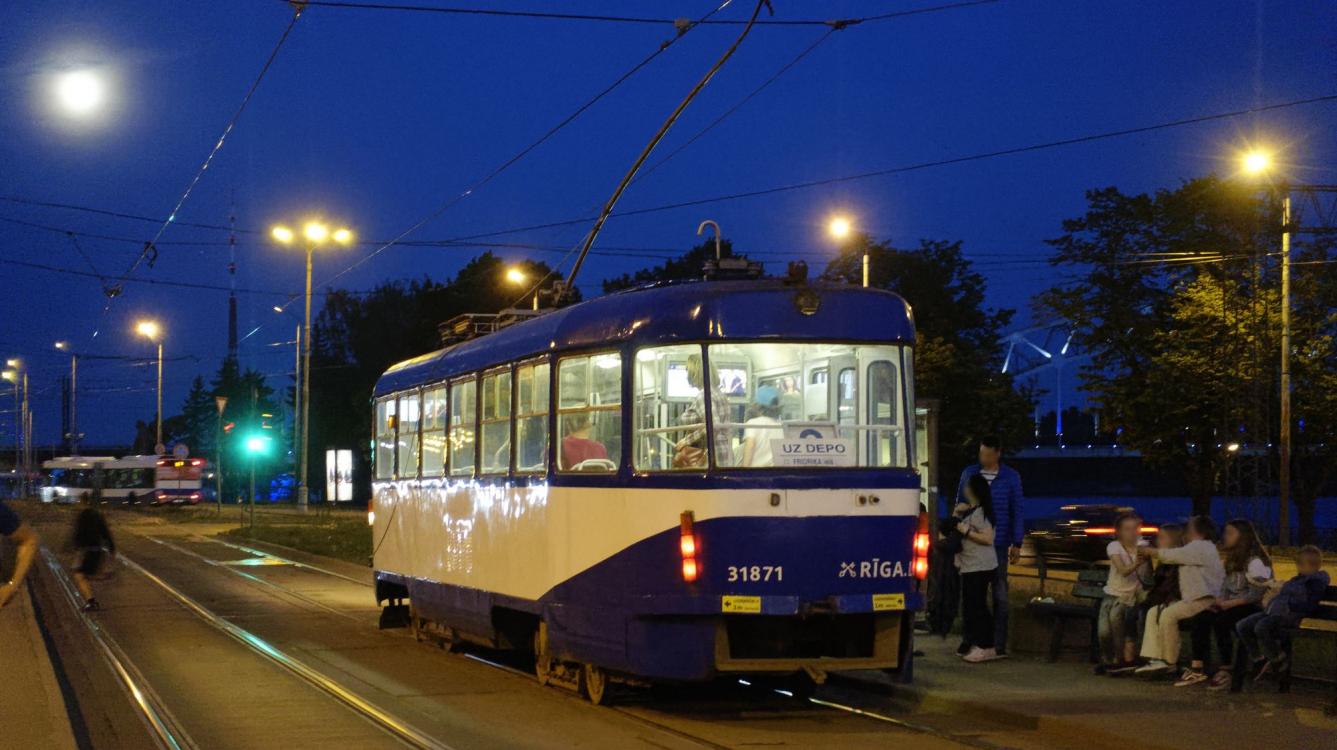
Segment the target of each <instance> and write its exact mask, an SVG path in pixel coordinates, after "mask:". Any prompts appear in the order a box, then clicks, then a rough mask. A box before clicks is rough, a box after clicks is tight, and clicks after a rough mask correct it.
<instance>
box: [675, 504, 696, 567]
mask: <svg viewBox="0 0 1337 750" xmlns="http://www.w3.org/2000/svg"><path fill="white" fill-rule="evenodd" d="M679 518H680V521H681V528H680V532H681V533H680V536H679V537H678V551H679V552H681V553H682V580H684V581H686V582H688V583H692V582H694V581H695V580H696V579H697V576H699V575H700V573H701V569H700V566H699V565H698V564H697V562H696V553H697V551H698V550H699V549H700V545H698V544H697V539H696V530H695V524H696V517H695V515H694V514H693V513H692V511H690V510H685V511H683V512H682V515H681V516H680V517H679Z"/></svg>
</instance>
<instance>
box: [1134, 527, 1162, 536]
mask: <svg viewBox="0 0 1337 750" xmlns="http://www.w3.org/2000/svg"><path fill="white" fill-rule="evenodd" d="M1160 530H1161V529H1160V527H1159V526H1143V527H1142V528H1140V529H1138V531H1140V532H1141V533H1143V534H1157V533H1160Z"/></svg>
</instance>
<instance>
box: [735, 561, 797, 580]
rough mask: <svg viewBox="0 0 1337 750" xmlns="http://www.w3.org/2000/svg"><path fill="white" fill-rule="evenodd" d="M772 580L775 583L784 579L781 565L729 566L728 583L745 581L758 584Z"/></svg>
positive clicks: (783, 570)
mask: <svg viewBox="0 0 1337 750" xmlns="http://www.w3.org/2000/svg"><path fill="white" fill-rule="evenodd" d="M772 578H774V579H775V580H777V581H783V580H784V579H785V569H784V566H783V565H730V566H729V583H733V582H735V581H745V582H749V583H759V582H765V581H769V580H771V579H772Z"/></svg>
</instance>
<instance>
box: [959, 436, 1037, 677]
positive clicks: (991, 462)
mask: <svg viewBox="0 0 1337 750" xmlns="http://www.w3.org/2000/svg"><path fill="white" fill-rule="evenodd" d="M1002 459H1003V444H1002V442H1001V441H1000V440H999V439H998V437H997V436H996V435H986V436H984V437H982V438H980V450H979V463H978V464H976V465H975V466H968V467H966V470H965V471H963V472H961V482H960V484H959V485H957V488H956V501H957V502H958V503H959V502H964V501H965V491H966V483H968V482H969V481H970V478H971V477H972V476H974V475H976V474H979V475H981V476H983V477H984V479H985V480H986V481H988V482H989V490H990V493H991V494H992V495H993V512H994V517H995V518H996V519H997V520H998V523H997V526H996V528H997V533H996V534H995V536H994V542H993V543H994V547H995V548H996V550H997V552H998V570H997V572H996V573H995V574H994V575H995V577H994V581H993V597H992V598H993V606H994V647H995V648H996V649H997V651H998V655H999V656H1003V655H1004V654H1006V653H1007V614H1008V600H1007V566H1008V563H1012V564H1014V565H1015V564H1016V563H1017V562H1018V561H1019V560H1020V559H1021V539H1022V537H1023V536H1025V533H1026V532H1025V527H1024V525H1023V523H1022V495H1021V475H1020V474H1018V473H1017V471H1016V469H1013V468H1012V467H1010V466H1006V465H1004V464H1003V461H1002Z"/></svg>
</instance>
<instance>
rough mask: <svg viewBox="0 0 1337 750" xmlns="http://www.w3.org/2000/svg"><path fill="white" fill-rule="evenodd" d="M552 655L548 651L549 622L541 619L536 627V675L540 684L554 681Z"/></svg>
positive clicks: (545, 684)
mask: <svg viewBox="0 0 1337 750" xmlns="http://www.w3.org/2000/svg"><path fill="white" fill-rule="evenodd" d="M552 670H553V663H552V655H551V654H549V653H548V623H546V622H543V621H542V620H540V621H539V626H538V627H537V628H535V629H534V676H535V677H537V678H538V681H539V684H540V685H544V686H547V685H548V684H549V683H550V682H552Z"/></svg>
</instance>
